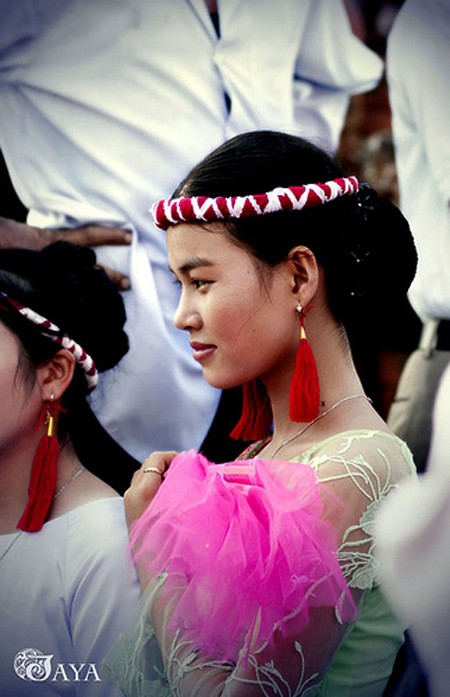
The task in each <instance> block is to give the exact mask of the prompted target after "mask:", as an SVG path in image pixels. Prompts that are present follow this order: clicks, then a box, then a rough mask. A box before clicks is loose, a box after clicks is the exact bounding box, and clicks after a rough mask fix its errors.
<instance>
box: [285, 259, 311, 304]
mask: <svg viewBox="0 0 450 697" xmlns="http://www.w3.org/2000/svg"><path fill="white" fill-rule="evenodd" d="M287 262H288V271H289V273H290V278H291V287H292V292H293V293H294V294H295V295H296V296H297V299H298V301H299V302H301V304H302V305H303V306H304V307H305V306H306V305H308V304H309V303H310V302H311V300H312V298H313V297H314V295H315V294H316V292H317V289H318V287H319V265H318V263H317V259H316V257H315V255H314V254H313V252H312V251H311V250H310V249H309V248H308V247H304V246H303V245H298V246H297V247H294V248H293V249H291V251H290V252H289V256H288V257H287Z"/></svg>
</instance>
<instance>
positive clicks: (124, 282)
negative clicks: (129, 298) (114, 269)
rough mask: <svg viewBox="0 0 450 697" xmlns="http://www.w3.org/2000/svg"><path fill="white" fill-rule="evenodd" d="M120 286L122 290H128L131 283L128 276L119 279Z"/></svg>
mask: <svg viewBox="0 0 450 697" xmlns="http://www.w3.org/2000/svg"><path fill="white" fill-rule="evenodd" d="M120 288H121V289H122V290H128V289H129V288H131V283H130V279H129V278H121V279H120Z"/></svg>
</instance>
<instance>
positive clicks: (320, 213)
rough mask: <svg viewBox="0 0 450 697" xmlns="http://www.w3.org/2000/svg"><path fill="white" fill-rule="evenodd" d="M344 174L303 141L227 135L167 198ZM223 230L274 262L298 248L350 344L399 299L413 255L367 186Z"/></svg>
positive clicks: (259, 189)
mask: <svg viewBox="0 0 450 697" xmlns="http://www.w3.org/2000/svg"><path fill="white" fill-rule="evenodd" d="M346 174H347V173H346V172H345V171H344V170H343V168H342V167H340V165H339V164H338V163H337V161H336V160H334V159H333V158H331V157H330V156H329V155H328V154H327V153H325V152H324V151H322V150H321V149H320V148H318V147H316V146H315V145H313V144H311V143H309V142H308V141H306V140H304V139H303V138H300V137H296V136H292V135H288V134H284V133H279V132H274V131H255V132H251V133H244V134H242V135H239V136H236V137H235V138H232V139H231V140H229V141H228V142H226V143H225V144H224V145H222V146H220V147H218V148H217V149H216V150H214V151H213V152H212V153H211V154H210V155H208V156H207V157H206V158H205V159H204V160H203V161H202V162H200V163H199V164H198V165H197V166H196V167H194V169H193V170H192V171H191V172H190V173H189V174H188V176H187V177H186V178H185V179H184V181H183V182H182V183H181V184H180V186H179V187H178V188H177V190H176V192H175V193H174V196H199V195H205V196H219V195H220V196H236V195H246V194H257V193H264V192H266V191H269V190H271V189H273V188H275V187H278V186H296V185H302V184H309V183H316V182H326V181H327V180H330V179H335V178H336V177H342V176H345V175H346ZM226 227H227V230H228V234H229V235H230V236H231V237H232V238H234V239H235V240H236V241H237V242H238V243H239V244H240V245H243V246H244V247H246V248H247V249H248V250H249V251H250V252H251V253H252V254H253V255H254V256H255V257H256V258H257V259H259V260H261V261H263V262H265V263H266V264H267V265H269V266H275V265H276V264H277V263H279V262H280V261H282V260H283V259H285V258H286V256H287V255H288V253H289V251H290V250H291V249H292V248H293V247H295V246H296V245H305V246H306V247H308V248H309V249H311V251H312V252H313V253H314V254H315V256H316V258H317V260H318V263H319V264H320V265H321V267H322V268H323V270H324V274H325V281H326V288H327V294H328V300H329V305H330V309H331V311H332V313H333V315H334V317H335V318H336V320H337V321H339V322H341V323H342V324H343V325H344V327H345V328H346V330H347V333H348V335H349V338H350V342H351V344H352V347H353V349H354V350H355V346H356V344H357V343H358V340H359V338H362V337H364V338H365V340H366V342H367V334H366V329H367V326H368V324H367V320H368V319H370V322H371V323H372V326H373V325H374V324H376V323H378V322H379V320H380V319H381V318H382V316H383V315H384V313H385V312H387V313H388V312H389V308H390V307H391V306H393V305H394V304H395V298H396V297H397V298H398V297H399V296H405V295H406V291H407V289H408V288H409V286H410V283H411V281H412V279H413V277H414V274H415V270H416V264H417V254H416V249H415V245H414V242H413V238H412V235H411V231H410V228H409V225H408V222H407V221H406V219H405V217H404V216H403V215H402V213H401V212H400V211H399V209H398V208H397V207H396V206H394V205H393V204H392V203H390V202H389V201H387V200H385V199H383V198H381V197H380V196H378V195H377V194H376V192H375V191H374V190H373V189H371V188H370V187H369V186H368V185H363V186H362V187H361V189H360V191H359V192H358V193H357V194H353V195H345V196H342V197H341V198H339V199H336V200H335V201H332V202H330V203H326V204H324V205H319V206H315V207H312V208H307V209H303V210H301V211H296V212H278V213H273V214H270V215H263V216H256V217H252V218H242V219H238V220H232V221H227V223H226Z"/></svg>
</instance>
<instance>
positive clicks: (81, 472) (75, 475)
mask: <svg viewBox="0 0 450 697" xmlns="http://www.w3.org/2000/svg"><path fill="white" fill-rule="evenodd" d="M85 469H86V467H80V468H79V469H77V471H76V472H74V474H72V476H71V477H69V479H68V480H67V481H65V482H64V484H62V485H61V486H60V487H59V489H58V490H57V491H55V493H54V494H53V500H55V499H57V498H58V496H59V495H60V494H62V492H63V491H64V490H65V489H67V487H68V486H70V484H72V482H74V481H75V479H77V477H79V476H80V474H83V472H84V471H85ZM22 533H23V530H19V532H18V533H17V534H16V535H15V536H14V537H13V539H12V540H11V542H10V543H9V545H8V546H7V548H6V549H5V551H4V552H3V554H1V555H0V561H2V559H4V558H5V557H6V555H7V554H8V552H9V550H10V549H11V547H12V546H13V545H14V544H15V543H16V542H17V540H18V539H19V537H20V536H21V534H22Z"/></svg>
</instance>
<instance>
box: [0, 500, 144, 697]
mask: <svg viewBox="0 0 450 697" xmlns="http://www.w3.org/2000/svg"><path fill="white" fill-rule="evenodd" d="M16 535H17V533H11V534H10V535H0V556H1V555H2V554H3V552H5V550H7V548H8V546H9V545H10V544H11V542H12V541H13V539H14V537H15V536H16ZM127 545H128V535H127V528H126V524H125V517H124V512H123V500H122V499H121V498H119V497H116V498H106V499H101V500H98V501H93V502H91V503H88V504H85V505H83V506H80V507H78V508H76V509H75V510H73V511H70V512H69V513H66V514H65V515H62V516H60V517H59V518H55V519H54V520H50V521H49V522H47V523H45V525H44V527H43V528H42V530H40V531H39V532H35V533H24V532H22V533H20V535H19V536H18V537H17V539H16V540H14V542H13V544H12V546H11V547H10V549H9V550H8V551H7V552H6V554H5V555H4V556H3V558H2V559H1V561H0V694H1V695H2V697H40V696H41V695H42V697H44V696H46V695H49V697H50V696H52V697H54V696H55V695H61V696H62V697H119V695H120V694H121V693H120V692H119V690H118V689H117V688H116V687H115V686H114V685H112V684H111V683H110V682H109V680H108V678H107V674H106V672H105V669H104V668H103V666H102V661H103V659H104V657H105V655H106V654H107V653H108V651H109V650H110V649H111V646H112V645H113V644H114V642H115V641H116V640H117V638H118V636H119V634H121V633H126V632H130V631H131V630H133V629H134V627H135V624H136V621H137V617H138V606H139V602H140V595H139V585H138V582H137V579H136V576H135V573H134V569H133V567H132V565H131V562H130V561H129V559H128V556H127V551H126V550H127ZM26 649H33V650H34V651H35V658H34V659H33V658H30V659H29V661H28V666H30V663H31V664H35V665H36V666H39V667H37V668H36V670H38V672H37V673H36V674H35V677H39V676H40V677H41V681H37V680H36V681H33V680H31V679H29V680H25V679H23V678H21V677H19V676H18V675H17V674H16V672H15V670H14V660H15V658H16V656H18V654H21V653H23V651H24V650H26ZM36 652H41V653H42V654H43V656H51V658H50V659H48V660H47V663H45V659H43V658H42V657H39V655H38V654H37V653H36ZM16 660H17V661H19V660H20V659H19V658H17V659H16ZM70 664H72V665H74V666H75V671H74V668H72V667H71V665H70ZM81 664H84V666H81ZM22 665H23V666H24V668H25V667H26V665H27V663H25V664H22ZM61 666H62V667H61ZM39 670H41V671H42V672H39ZM77 672H78V679H77ZM42 678H45V679H42ZM97 678H99V679H97Z"/></svg>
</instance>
